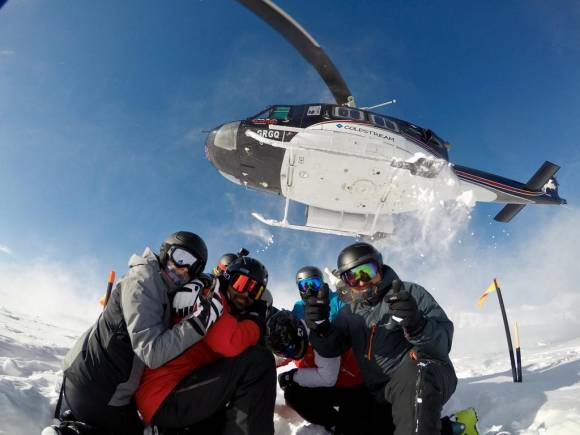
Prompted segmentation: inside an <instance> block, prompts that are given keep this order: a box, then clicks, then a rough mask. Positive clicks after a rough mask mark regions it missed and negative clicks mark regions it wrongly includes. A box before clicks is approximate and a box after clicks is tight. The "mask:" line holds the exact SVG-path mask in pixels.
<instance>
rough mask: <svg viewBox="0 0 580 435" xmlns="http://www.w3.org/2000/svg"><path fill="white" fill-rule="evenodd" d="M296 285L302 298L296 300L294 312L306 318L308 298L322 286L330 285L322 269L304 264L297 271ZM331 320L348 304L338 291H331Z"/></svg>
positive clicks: (314, 294) (300, 318)
mask: <svg viewBox="0 0 580 435" xmlns="http://www.w3.org/2000/svg"><path fill="white" fill-rule="evenodd" d="M296 285H297V286H298V291H299V292H300V300H298V301H296V303H295V304H294V308H292V314H294V317H296V318H297V319H299V320H304V307H305V305H306V300H307V299H308V298H310V297H312V296H316V295H317V294H318V291H319V290H320V288H321V287H323V286H326V287H328V285H327V284H326V283H325V282H324V276H323V275H322V271H321V270H320V269H319V268H317V267H314V266H304V267H302V268H301V269H300V270H298V272H296ZM329 303H330V314H329V316H330V320H331V321H332V320H333V319H334V317H335V316H336V315H337V314H338V312H339V311H340V309H341V308H342V307H344V306H345V305H346V304H345V303H344V302H343V301H342V300H341V299H340V298H339V297H338V293H336V292H330V291H329Z"/></svg>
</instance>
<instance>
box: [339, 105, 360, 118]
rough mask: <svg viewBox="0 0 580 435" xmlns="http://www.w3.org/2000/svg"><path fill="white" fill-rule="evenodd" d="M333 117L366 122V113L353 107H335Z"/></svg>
mask: <svg viewBox="0 0 580 435" xmlns="http://www.w3.org/2000/svg"><path fill="white" fill-rule="evenodd" d="M333 115H334V116H335V117H336V118H343V119H354V120H356V121H364V119H365V114H364V112H362V111H360V110H357V109H353V108H352V107H344V106H335V107H334V110H333Z"/></svg>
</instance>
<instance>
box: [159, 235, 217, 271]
mask: <svg viewBox="0 0 580 435" xmlns="http://www.w3.org/2000/svg"><path fill="white" fill-rule="evenodd" d="M175 247H179V248H182V249H183V250H184V251H187V252H189V253H190V254H191V255H193V256H194V257H195V259H196V260H197V261H196V262H195V263H194V264H193V265H191V266H190V268H189V270H188V272H189V276H190V277H191V278H193V277H194V276H196V275H198V274H199V273H201V272H202V271H203V269H204V268H205V265H206V263H207V246H206V244H205V242H204V241H203V240H202V238H201V237H199V236H198V235H197V234H194V233H190V232H189V231H178V232H176V233H173V234H171V235H170V236H169V237H168V238H167V239H165V241H164V242H163V243H162V244H161V248H160V249H159V263H160V264H161V266H162V267H163V268H164V269H165V268H166V267H167V261H168V260H169V259H170V255H171V250H172V249H173V248H175Z"/></svg>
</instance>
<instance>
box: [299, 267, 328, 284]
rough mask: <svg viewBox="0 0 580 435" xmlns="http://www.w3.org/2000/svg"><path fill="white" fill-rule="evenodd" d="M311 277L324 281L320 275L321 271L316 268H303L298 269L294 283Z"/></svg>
mask: <svg viewBox="0 0 580 435" xmlns="http://www.w3.org/2000/svg"><path fill="white" fill-rule="evenodd" d="M312 277H318V278H320V279H321V280H322V281H324V275H322V271H321V270H320V269H319V268H318V267H314V266H304V267H302V268H300V269H299V270H298V272H296V283H298V282H299V281H300V280H302V279H305V278H312Z"/></svg>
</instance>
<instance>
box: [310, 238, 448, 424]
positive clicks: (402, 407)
mask: <svg viewBox="0 0 580 435" xmlns="http://www.w3.org/2000/svg"><path fill="white" fill-rule="evenodd" d="M336 272H337V275H339V277H340V279H341V280H342V281H343V282H344V283H345V284H346V285H344V286H340V287H341V290H339V291H340V292H341V297H343V299H345V300H347V301H348V302H349V305H348V306H347V307H345V308H343V309H342V310H341V311H340V312H339V313H338V315H337V316H336V317H335V319H334V321H333V322H330V320H329V319H328V313H329V307H328V296H327V294H325V291H324V289H321V291H320V292H319V293H318V295H317V296H315V297H312V298H310V299H308V301H307V303H306V308H305V319H306V322H307V324H308V327H309V328H310V337H309V338H310V341H311V343H312V345H313V346H314V348H315V349H316V351H317V352H318V353H320V355H322V356H324V357H335V356H338V355H340V354H341V353H343V352H344V351H345V350H346V349H348V348H349V347H350V346H352V348H353V352H354V354H355V357H356V359H357V362H358V364H359V367H360V370H361V373H362V375H363V379H364V381H365V384H366V386H367V388H368V390H369V391H370V392H371V393H372V394H373V395H374V398H375V402H376V403H375V404H376V410H375V414H379V415H380V414H383V415H390V416H391V419H390V421H387V427H384V426H383V428H382V429H383V430H382V433H384V434H389V433H391V434H395V435H409V434H421V435H433V434H439V433H440V430H441V423H440V417H441V410H442V408H443V405H444V404H445V402H447V400H448V399H449V398H450V397H451V395H452V394H453V392H454V391H455V387H456V385H457V378H456V375H455V371H454V368H453V365H452V364H451V361H450V359H449V352H450V350H451V342H452V338H453V323H452V322H451V321H450V320H449V319H448V318H447V315H446V314H445V312H444V311H443V309H442V308H441V307H440V306H439V304H438V303H437V302H436V301H435V299H434V298H433V296H431V295H430V294H429V292H427V291H426V290H425V289H424V288H423V287H421V286H420V285H418V284H415V283H411V282H401V281H400V279H399V277H398V276H397V274H396V273H395V271H394V270H393V269H391V268H390V267H389V266H387V265H384V264H383V261H382V256H381V254H380V253H379V252H378V251H377V250H376V249H375V248H374V247H373V246H372V245H370V244H368V243H362V242H359V243H355V244H353V245H350V246H348V247H346V248H345V249H343V250H342V252H341V253H340V255H339V257H338V269H337V271H336ZM383 425H384V423H383ZM388 426H390V428H389V427H388Z"/></svg>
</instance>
